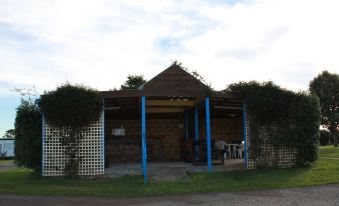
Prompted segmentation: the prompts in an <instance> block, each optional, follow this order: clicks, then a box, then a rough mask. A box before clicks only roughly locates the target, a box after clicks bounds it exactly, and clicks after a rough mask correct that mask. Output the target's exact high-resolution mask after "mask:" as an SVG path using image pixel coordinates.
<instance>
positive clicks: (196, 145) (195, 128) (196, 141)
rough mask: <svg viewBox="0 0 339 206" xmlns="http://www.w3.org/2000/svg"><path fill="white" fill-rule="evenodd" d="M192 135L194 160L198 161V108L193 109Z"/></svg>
mask: <svg viewBox="0 0 339 206" xmlns="http://www.w3.org/2000/svg"><path fill="white" fill-rule="evenodd" d="M194 135H195V151H196V152H195V159H196V160H199V144H198V141H199V112H198V106H195V108H194Z"/></svg>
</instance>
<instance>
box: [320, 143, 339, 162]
mask: <svg viewBox="0 0 339 206" xmlns="http://www.w3.org/2000/svg"><path fill="white" fill-rule="evenodd" d="M319 157H322V158H326V157H328V158H338V159H339V147H333V145H328V146H322V147H321V149H320V151H319Z"/></svg>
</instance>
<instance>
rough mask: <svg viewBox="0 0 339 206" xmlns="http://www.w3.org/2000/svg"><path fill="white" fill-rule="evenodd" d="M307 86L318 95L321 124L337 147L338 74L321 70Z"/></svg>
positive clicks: (338, 119) (338, 111)
mask: <svg viewBox="0 0 339 206" xmlns="http://www.w3.org/2000/svg"><path fill="white" fill-rule="evenodd" d="M309 88H310V91H311V92H312V93H314V94H316V95H317V96H318V97H319V100H320V107H321V124H322V125H323V126H324V127H326V128H327V129H328V130H329V131H330V132H331V135H332V138H333V142H334V146H335V147H338V141H337V133H338V131H337V130H338V122H339V75H338V74H335V73H333V74H332V73H329V72H328V71H323V72H322V73H321V74H319V75H318V76H317V77H315V78H314V79H313V80H312V81H311V82H310V86H309Z"/></svg>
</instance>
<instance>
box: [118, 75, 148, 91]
mask: <svg viewBox="0 0 339 206" xmlns="http://www.w3.org/2000/svg"><path fill="white" fill-rule="evenodd" d="M146 82H147V80H146V79H145V78H144V75H131V74H130V75H128V76H127V80H126V81H125V83H124V84H122V85H121V87H120V89H121V90H126V89H138V88H139V87H140V86H141V85H143V84H145V83H146Z"/></svg>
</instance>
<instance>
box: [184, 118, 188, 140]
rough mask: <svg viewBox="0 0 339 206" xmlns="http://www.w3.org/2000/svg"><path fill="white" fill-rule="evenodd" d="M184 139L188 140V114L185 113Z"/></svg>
mask: <svg viewBox="0 0 339 206" xmlns="http://www.w3.org/2000/svg"><path fill="white" fill-rule="evenodd" d="M185 139H188V112H185Z"/></svg>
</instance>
